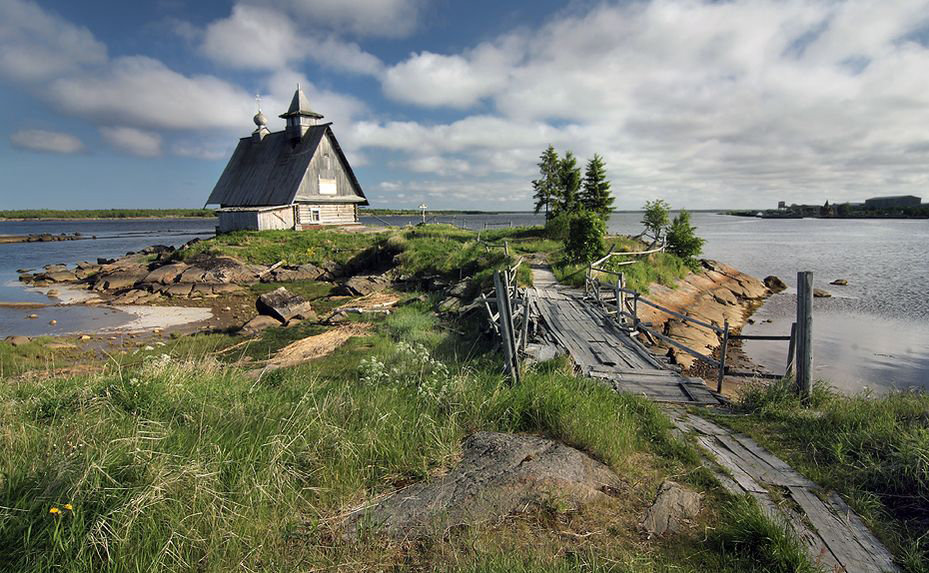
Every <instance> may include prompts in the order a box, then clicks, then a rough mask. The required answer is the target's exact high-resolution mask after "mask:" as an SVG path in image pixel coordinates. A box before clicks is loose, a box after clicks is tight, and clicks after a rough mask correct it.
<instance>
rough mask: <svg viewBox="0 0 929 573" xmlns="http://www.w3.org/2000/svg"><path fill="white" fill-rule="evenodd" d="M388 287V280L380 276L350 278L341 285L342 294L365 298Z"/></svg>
mask: <svg viewBox="0 0 929 573" xmlns="http://www.w3.org/2000/svg"><path fill="white" fill-rule="evenodd" d="M389 286H390V279H388V278H387V277H385V276H382V275H373V276H357V277H352V278H350V279H348V280H347V281H345V282H344V283H342V289H341V290H342V292H343V293H344V294H347V295H351V296H367V295H369V294H373V293H376V292H380V291H382V290H384V289H386V288H387V287H389Z"/></svg>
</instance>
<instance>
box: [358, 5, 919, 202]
mask: <svg viewBox="0 0 929 573" xmlns="http://www.w3.org/2000/svg"><path fill="white" fill-rule="evenodd" d="M575 8H577V7H575ZM927 30H929V2H927V1H925V0H905V1H901V2H893V3H886V2H885V3H873V2H867V1H864V0H861V1H856V0H852V1H848V2H839V3H836V2H827V1H818V2H800V1H788V2H776V1H773V0H735V1H732V2H710V1H708V0H707V1H698V0H653V1H651V2H636V3H628V4H621V5H613V4H606V3H604V4H599V5H596V6H594V7H592V8H590V9H586V10H583V11H579V10H577V9H574V10H573V11H569V12H566V13H563V14H560V15H558V16H556V17H555V18H553V19H552V20H551V21H550V22H548V23H547V24H546V25H544V26H542V27H541V28H540V29H538V30H535V31H532V32H527V31H525V30H521V31H518V32H514V33H509V34H504V35H502V36H501V37H499V38H496V39H494V40H492V41H488V42H484V43H482V44H479V45H477V46H476V47H475V48H473V49H467V50H464V51H462V52H461V53H457V54H456V53H450V54H433V53H418V54H413V55H411V56H410V57H409V58H408V59H406V60H405V61H403V62H400V63H399V64H396V65H394V66H392V67H391V68H389V69H388V70H387V71H386V72H385V75H384V84H383V87H384V91H385V93H386V94H387V95H388V96H390V97H391V98H394V99H397V100H399V101H403V102H407V103H411V104H413V105H419V106H424V107H436V106H446V107H452V108H460V109H469V110H473V111H472V113H477V114H478V115H475V116H471V117H466V118H464V119H462V120H459V121H454V122H451V123H446V124H437V125H436V124H432V125H429V124H422V123H419V122H415V121H405V122H389V121H387V122H383V123H374V122H366V123H361V124H359V125H358V126H356V127H357V132H358V133H357V136H358V139H359V141H360V142H361V145H362V146H371V147H382V148H386V149H391V150H394V151H396V152H398V153H408V154H410V159H409V161H410V162H411V164H412V163H413V162H417V161H418V162H420V163H421V162H422V161H423V160H422V159H420V157H421V156H422V153H423V152H424V151H425V152H426V153H427V154H428V155H427V156H426V157H429V158H430V161H432V162H434V163H435V164H436V165H442V164H443V161H448V160H449V159H451V158H460V159H461V160H463V161H466V162H467V163H468V164H469V166H471V167H472V168H473V167H474V166H476V165H477V166H480V165H483V166H485V167H486V168H487V169H489V170H490V172H492V173H493V172H496V173H500V174H510V175H517V174H518V175H520V176H522V177H525V178H526V179H527V180H528V179H529V178H531V177H532V176H533V175H534V173H533V172H534V170H535V169H534V165H533V161H532V159H533V158H534V156H535V155H537V154H538V152H540V151H541V150H542V148H543V147H544V146H545V145H547V144H548V143H554V144H555V145H556V146H557V147H559V148H560V149H561V150H565V149H573V150H574V151H575V152H576V153H577V154H578V155H579V156H580V157H582V158H585V157H589V156H590V155H591V154H592V153H593V152H595V151H598V152H600V153H602V154H603V155H604V156H605V157H606V159H607V162H608V167H609V168H610V172H611V174H612V175H613V176H614V177H615V178H616V180H617V181H616V188H617V192H618V194H619V196H620V200H619V202H620V206H621V207H623V208H629V207H638V206H639V205H641V202H642V201H643V200H644V199H647V198H651V197H653V196H656V195H657V196H664V197H666V198H669V199H671V200H672V201H673V202H675V203H677V204H679V205H680V204H683V205H689V206H727V205H758V206H761V205H767V204H772V203H773V202H775V201H776V200H780V199H784V200H788V201H794V200H796V201H804V200H816V201H821V200H825V198H826V197H829V198H831V199H832V200H844V199H846V198H847V199H860V198H862V197H864V196H867V195H869V194H874V193H879V192H886V193H890V192H912V193H915V194H917V195H919V194H920V191H923V192H924V191H925V186H926V184H927V183H929V174H927V173H926V170H925V165H926V164H927V160H929V146H927V145H926V143H927V142H929V135H927V132H926V131H925V126H926V125H929V74H927V73H926V70H927V69H929V47H927V45H926V40H925V37H926V35H927ZM920 34H921V37H923V40H922V41H921V42H920V41H916V40H915V39H914V38H916V37H918V36H919V35H920ZM488 105H490V106H492V109H493V111H491V112H488V111H487V107H488ZM478 110H480V111H478ZM462 154H463V155H462ZM820 197H822V199H819V198H820ZM627 201H629V203H627Z"/></svg>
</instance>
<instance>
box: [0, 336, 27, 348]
mask: <svg viewBox="0 0 929 573" xmlns="http://www.w3.org/2000/svg"><path fill="white" fill-rule="evenodd" d="M3 340H4V341H5V342H7V343H9V344H10V346H22V345H24V344H29V343H30V342H32V339H31V338H29V337H28V336H7V337H6V338H4V339H3Z"/></svg>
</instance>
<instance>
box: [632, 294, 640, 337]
mask: <svg viewBox="0 0 929 573" xmlns="http://www.w3.org/2000/svg"><path fill="white" fill-rule="evenodd" d="M632 328H633V329H634V330H638V329H639V293H635V294H634V295H632Z"/></svg>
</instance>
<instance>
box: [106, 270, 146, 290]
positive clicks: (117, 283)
mask: <svg viewBox="0 0 929 573" xmlns="http://www.w3.org/2000/svg"><path fill="white" fill-rule="evenodd" d="M147 274H148V271H147V269H145V268H136V269H126V270H118V271H116V272H112V273H109V274H105V275H102V274H101V275H98V277H97V280H96V282H95V283H94V289H95V290H109V291H114V290H122V289H127V288H132V287H134V286H135V285H136V284H138V283H140V282H141V281H142V279H144V278H145V276H146V275H147Z"/></svg>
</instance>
